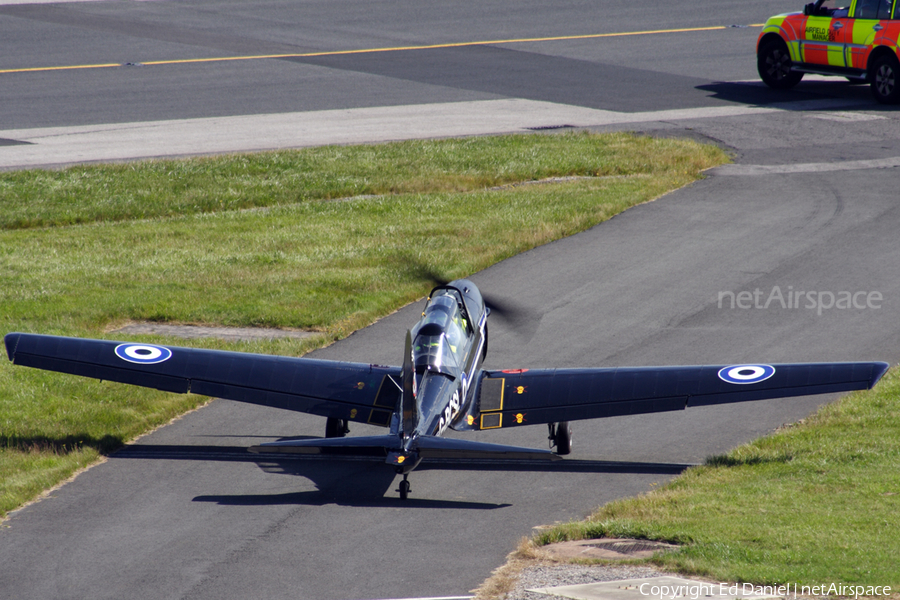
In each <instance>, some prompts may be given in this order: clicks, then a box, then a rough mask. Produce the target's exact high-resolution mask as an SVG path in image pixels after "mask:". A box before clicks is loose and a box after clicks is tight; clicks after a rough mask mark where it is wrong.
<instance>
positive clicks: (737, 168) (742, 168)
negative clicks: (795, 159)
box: [707, 156, 900, 176]
mask: <svg viewBox="0 0 900 600" xmlns="http://www.w3.org/2000/svg"><path fill="white" fill-rule="evenodd" d="M893 167H900V156H893V157H890V158H872V159H869V160H845V161H842V162H830V163H799V164H793V165H722V166H721V167H715V168H713V169H710V170H708V171H707V173H708V174H710V175H719V176H722V175H725V176H746V175H787V174H791V173H831V172H834V171H860V170H863V169H890V168H893Z"/></svg>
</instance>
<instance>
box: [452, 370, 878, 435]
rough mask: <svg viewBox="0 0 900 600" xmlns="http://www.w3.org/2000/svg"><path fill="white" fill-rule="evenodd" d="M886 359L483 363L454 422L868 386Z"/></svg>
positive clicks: (674, 406) (536, 419) (568, 417)
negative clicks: (577, 365) (494, 367)
mask: <svg viewBox="0 0 900 600" xmlns="http://www.w3.org/2000/svg"><path fill="white" fill-rule="evenodd" d="M888 366H889V365H888V364H887V363H883V362H854V363H807V364H779V365H719V366H698V367H632V368H613V369H533V370H527V369H517V370H512V371H483V372H482V375H481V379H480V380H479V389H478V391H477V394H478V403H477V410H475V411H473V412H472V413H470V415H468V417H469V422H468V423H462V424H461V426H458V427H456V428H457V429H495V428H500V427H510V426H519V425H534V424H539V423H554V422H560V421H577V420H581V419H597V418H603V417H614V416H621V415H634V414H641V413H652V412H664V411H671V410H683V409H685V408H687V407H693V406H706V405H710V404H724V403H730V402H746V401H751V400H764V399H768V398H782V397H790V396H807V395H812V394H828V393H834V392H847V391H851V390H864V389H870V388H871V387H872V386H874V385H875V383H876V382H877V381H878V380H879V379H880V378H881V376H882V375H884V373H885V372H886V371H887V369H888Z"/></svg>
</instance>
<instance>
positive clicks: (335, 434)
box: [325, 417, 350, 438]
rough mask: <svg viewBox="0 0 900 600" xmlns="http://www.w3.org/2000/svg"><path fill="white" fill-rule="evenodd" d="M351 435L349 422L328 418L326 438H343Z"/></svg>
mask: <svg viewBox="0 0 900 600" xmlns="http://www.w3.org/2000/svg"><path fill="white" fill-rule="evenodd" d="M348 433H350V427H348V426H347V421H345V420H344V419H338V418H336V417H328V419H326V421H325V437H327V438H341V437H344V436H345V435H347V434H348Z"/></svg>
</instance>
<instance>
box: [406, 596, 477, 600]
mask: <svg viewBox="0 0 900 600" xmlns="http://www.w3.org/2000/svg"><path fill="white" fill-rule="evenodd" d="M474 597H475V596H435V597H431V598H393V599H392V600H472V598H474Z"/></svg>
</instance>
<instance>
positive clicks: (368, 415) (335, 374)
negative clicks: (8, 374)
mask: <svg viewBox="0 0 900 600" xmlns="http://www.w3.org/2000/svg"><path fill="white" fill-rule="evenodd" d="M4 342H5V343H6V351H7V354H8V355H9V359H10V360H11V361H12V362H13V364H16V365H23V366H26V367H35V368H38V369H45V370H48V371H57V372H60V373H69V374H72V375H81V376H83V377H92V378H94V379H103V380H107V381H117V382H120V383H128V384H131V385H139V386H143V387H151V388H156V389H159V390H163V391H166V392H177V393H180V394H184V393H187V392H191V393H194V394H199V395H202V396H213V397H215V398H227V399H229V400H237V401H239V402H249V403H251V404H262V405H265V406H273V407H276V408H283V409H287V410H294V411H299V412H305V413H311V414H315V415H320V416H323V417H336V418H340V419H347V420H352V421H356V422H363V423H370V424H372V425H380V426H383V427H388V426H390V422H391V416H392V414H393V413H394V411H395V410H396V409H397V401H398V400H399V398H400V387H399V384H400V367H382V366H379V365H369V364H362V363H350V362H337V361H328V360H316V359H309V358H293V357H288V356H269V355H264V354H249V353H244V352H223V351H220V350H202V349H197V348H179V347H177V346H157V345H153V344H142V343H136V342H126V343H122V342H110V341H105V340H89V339H82V338H70V337H57V336H50V335H34V334H28V333H10V334H8V335H7V336H6V337H5V338H4Z"/></svg>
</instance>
